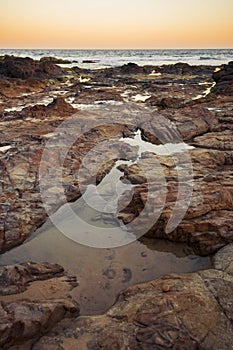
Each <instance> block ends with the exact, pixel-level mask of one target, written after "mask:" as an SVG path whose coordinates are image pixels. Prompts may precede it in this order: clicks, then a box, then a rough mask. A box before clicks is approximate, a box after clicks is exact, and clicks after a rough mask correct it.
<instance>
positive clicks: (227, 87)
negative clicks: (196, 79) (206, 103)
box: [213, 61, 233, 96]
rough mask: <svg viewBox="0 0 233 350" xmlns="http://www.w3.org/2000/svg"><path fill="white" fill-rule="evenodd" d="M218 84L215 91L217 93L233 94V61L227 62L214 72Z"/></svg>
mask: <svg viewBox="0 0 233 350" xmlns="http://www.w3.org/2000/svg"><path fill="white" fill-rule="evenodd" d="M213 78H214V81H215V82H216V86H215V87H214V89H213V93H215V94H217V95H230V96H232V95H233V61H231V62H229V63H228V64H225V65H223V66H222V67H221V69H220V70H218V71H216V72H215V73H214V74H213Z"/></svg>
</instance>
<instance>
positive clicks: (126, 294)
mask: <svg viewBox="0 0 233 350" xmlns="http://www.w3.org/2000/svg"><path fill="white" fill-rule="evenodd" d="M227 250H228V251H227ZM229 254H231V257H232V245H231V246H229V247H228V248H227V247H226V248H225V249H224V251H220V252H219V253H218V268H219V270H216V269H211V270H206V271H201V272H198V273H192V274H186V275H175V274H173V275H168V276H164V277H161V278H159V279H157V280H154V281H150V282H147V283H144V284H140V285H137V286H133V287H130V288H128V289H126V290H125V291H123V292H122V293H120V295H119V297H118V300H117V302H116V303H115V305H114V306H113V307H112V308H111V309H110V310H109V311H108V312H107V313H106V314H104V315H100V316H94V317H87V316H86V317H80V318H79V319H77V320H75V321H73V322H72V323H71V322H69V321H64V322H62V323H61V324H60V325H58V326H56V327H55V328H54V329H53V330H52V331H50V332H49V333H48V334H47V335H46V336H45V337H42V338H41V339H40V340H39V341H38V342H37V343H36V344H35V345H34V346H33V347H32V349H33V350H40V349H46V345H47V346H49V344H53V346H54V348H52V349H59V348H58V347H56V346H58V344H62V345H61V346H62V349H63V350H68V349H70V347H71V346H72V348H80V349H93V350H98V349H104V350H108V349H116V350H121V349H132V350H139V349H151V350H152V349H153V350H154V349H160V350H168V349H189V350H190V349H193V350H196V349H203V350H208V349H212V350H219V349H221V350H228V349H230V348H231V344H232V341H233V328H232V318H233V308H232V304H233V298H232V288H233V276H232V274H229V273H227V272H224V271H223V270H226V268H225V267H224V266H223V265H221V266H220V261H221V262H226V261H227V259H228V258H229ZM231 260H232V259H231ZM164 286H169V287H171V288H170V289H169V291H168V287H166V292H164V291H163V289H164ZM48 348H49V347H48Z"/></svg>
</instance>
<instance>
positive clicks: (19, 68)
mask: <svg viewBox="0 0 233 350" xmlns="http://www.w3.org/2000/svg"><path fill="white" fill-rule="evenodd" d="M61 73H62V71H61V69H60V68H59V67H58V66H56V65H54V64H52V63H50V62H47V61H46V62H43V61H42V62H37V61H34V60H33V59H31V58H29V57H26V58H22V57H14V56H5V57H4V58H3V59H2V60H1V61H0V75H3V76H5V77H8V78H18V79H23V80H26V79H28V78H40V79H42V78H46V77H48V76H49V77H57V76H58V75H61Z"/></svg>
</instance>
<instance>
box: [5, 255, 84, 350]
mask: <svg viewBox="0 0 233 350" xmlns="http://www.w3.org/2000/svg"><path fill="white" fill-rule="evenodd" d="M77 285H78V283H77V279H76V277H74V276H68V275H67V274H66V273H65V272H64V269H63V268H62V267H61V266H60V265H57V264H49V263H33V262H26V263H23V264H18V265H11V266H4V267H1V268H0V315H1V317H0V347H1V349H8V348H9V347H11V346H13V345H16V344H21V345H18V347H19V348H20V346H23V345H22V343H25V342H27V341H28V340H31V341H33V339H34V338H38V337H40V336H41V335H42V334H44V333H45V332H47V331H48V330H49V329H51V328H52V327H53V326H54V325H55V324H56V323H57V322H59V321H61V320H62V319H64V318H67V317H68V318H71V317H72V318H74V317H76V316H77V315H78V314H79V306H78V304H77V302H75V301H74V300H72V299H71V297H69V293H70V291H71V290H72V289H73V288H74V287H75V286H77Z"/></svg>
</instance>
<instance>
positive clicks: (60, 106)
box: [15, 96, 77, 119]
mask: <svg viewBox="0 0 233 350" xmlns="http://www.w3.org/2000/svg"><path fill="white" fill-rule="evenodd" d="M74 113H77V109H75V108H73V107H72V106H71V105H70V104H69V103H67V102H66V101H65V99H64V97H61V96H59V97H57V98H54V100H53V102H51V103H49V104H48V105H47V106H44V105H35V106H33V107H26V108H24V109H23V110H22V112H20V113H15V114H17V115H20V116H21V117H23V118H39V119H43V118H48V117H50V116H58V117H65V116H70V115H72V114H74Z"/></svg>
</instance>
